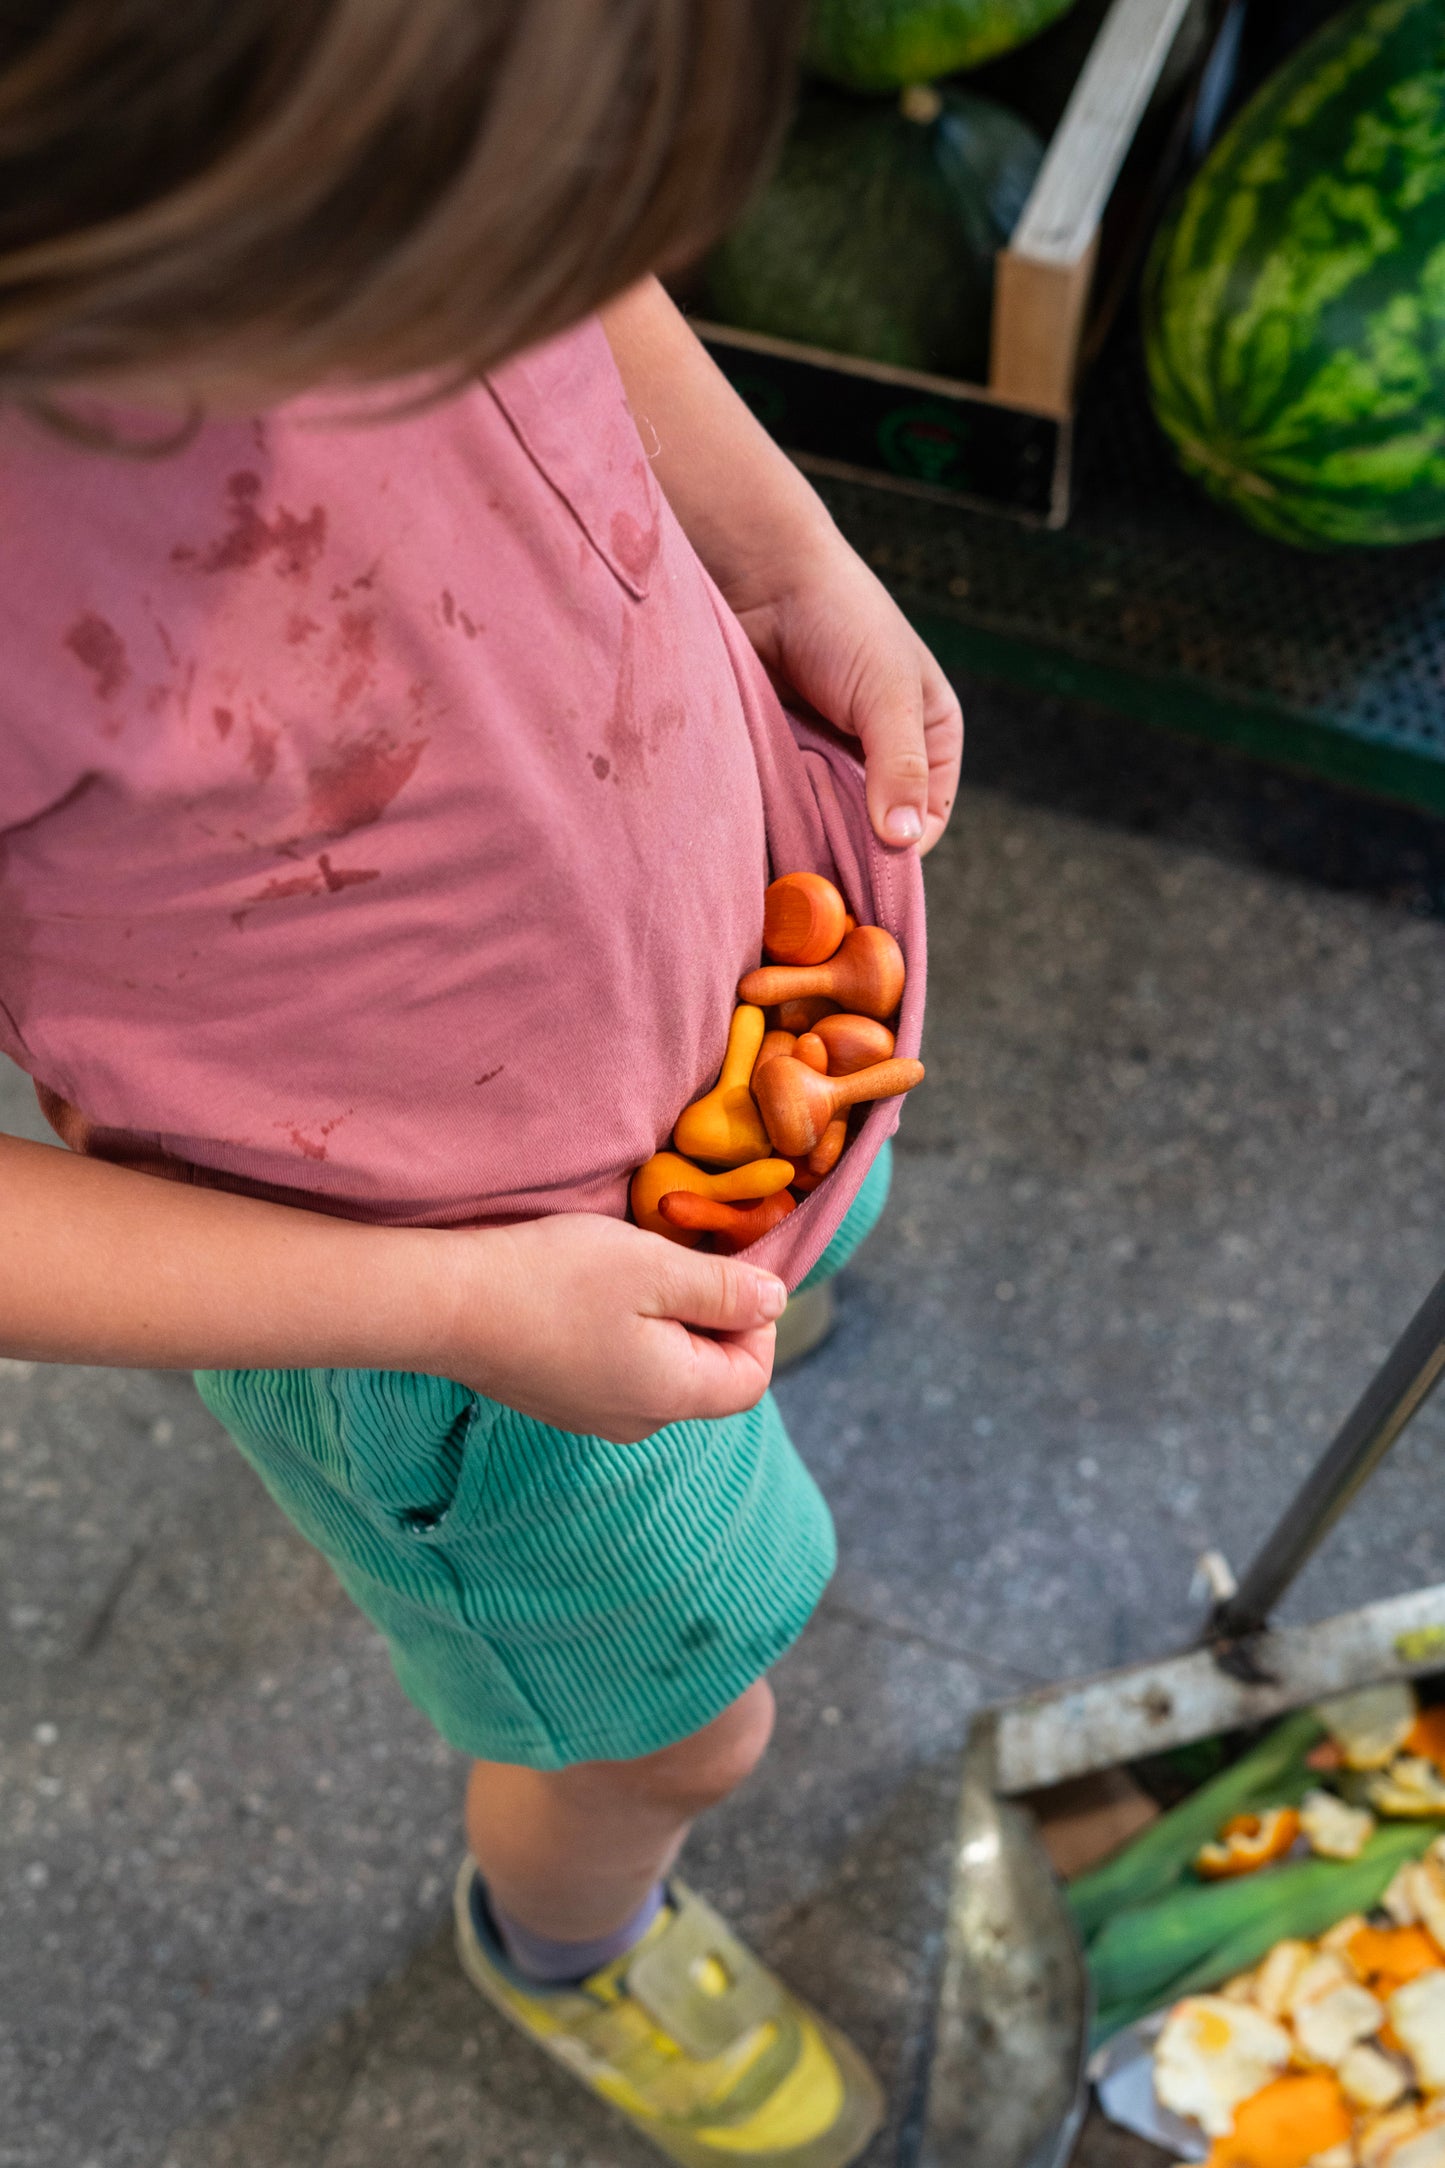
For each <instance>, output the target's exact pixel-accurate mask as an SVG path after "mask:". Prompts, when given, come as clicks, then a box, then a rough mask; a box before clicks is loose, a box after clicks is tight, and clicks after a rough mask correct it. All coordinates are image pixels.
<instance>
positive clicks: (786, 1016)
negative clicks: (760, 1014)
mask: <svg viewBox="0 0 1445 2168" xmlns="http://www.w3.org/2000/svg"><path fill="white" fill-rule="evenodd" d="M837 1008H838V1004H837V1002H836V1001H830V1000H829V999H828V997H827V995H826V994H807V995H804V996H802V997H801V998H800V999H799V1000H797V1001H780V1002H779V1003H778V1005H777V1007H776V1009H774V1011H773V1021H774V1023H775V1024H776V1025H777V1027H778V1029H779V1030H780V1031H811V1030H812V1028H813V1026H814V1025H815V1024H816V1023H817V1021H818V1018H819V1017H820V1016H832V1015H834V1014H836V1012H837Z"/></svg>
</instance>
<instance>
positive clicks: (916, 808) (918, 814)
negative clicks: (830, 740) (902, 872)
mask: <svg viewBox="0 0 1445 2168" xmlns="http://www.w3.org/2000/svg"><path fill="white" fill-rule="evenodd" d="M853 727H854V728H855V730H856V731H857V733H858V736H859V737H860V738H861V740H862V741H863V753H864V759H865V763H866V766H867V787H868V816H869V818H870V820H871V821H872V823H873V827H874V830H875V831H876V833H877V834H878V835H879V836H881V837H882V839H883V841H884V842H885V843H892V844H895V845H903V844H909V843H918V842H921V841H922V838H923V830H924V822H925V820H926V818H927V814H928V785H929V760H928V741H927V736H926V733H925V730H924V713H923V687H922V684H921V682H920V673H919V666H918V660H917V656H916V653H915V652H914V650H913V648H912V644H911V642H910V643H909V645H907V646H905V645H904V643H903V642H902V641H899V642H898V643H897V644H896V646H895V647H894V648H892V649H891V650H890V651H889V652H888V654H887V655H886V656H883V657H880V658H879V660H878V662H877V664H876V665H875V666H874V668H873V669H872V670H870V671H869V672H868V673H867V674H866V675H865V677H864V678H863V680H862V682H861V683H860V685H859V687H858V690H857V693H856V694H855V696H854V700H853Z"/></svg>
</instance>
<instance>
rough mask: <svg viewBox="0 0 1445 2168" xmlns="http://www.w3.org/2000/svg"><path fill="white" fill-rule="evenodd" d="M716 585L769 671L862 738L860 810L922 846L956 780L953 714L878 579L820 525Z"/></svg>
mask: <svg viewBox="0 0 1445 2168" xmlns="http://www.w3.org/2000/svg"><path fill="white" fill-rule="evenodd" d="M725 592H726V593H727V597H728V600H729V602H730V603H731V604H732V607H733V610H734V611H735V613H736V615H737V617H738V618H739V620H740V622H741V624H742V626H743V628H744V630H745V631H746V633H747V635H748V638H749V639H750V640H751V641H752V644H753V646H754V647H755V648H756V649H757V651H758V654H759V655H760V656H761V658H762V660H763V662H764V663H765V664H766V666H767V668H768V669H769V671H770V672H771V673H772V675H773V677H774V678H775V679H778V680H781V682H782V684H783V686H784V688H786V687H788V686H791V687H792V688H793V689H794V691H796V692H799V693H801V694H802V696H803V698H804V700H806V701H807V702H808V703H809V705H810V706H811V707H814V708H816V709H817V711H818V713H819V714H820V715H821V716H823V717H824V719H825V720H826V721H827V722H830V723H832V724H833V726H834V728H835V729H837V730H843V731H847V732H848V733H849V735H850V736H852V737H855V738H858V739H860V740H861V741H862V745H863V756H864V760H865V761H866V763H867V769H868V811H869V815H870V817H871V819H872V822H873V826H874V828H875V830H876V831H877V833H878V834H879V836H881V837H882V839H883V841H884V842H885V843H893V844H908V843H917V845H918V847H919V849H920V851H930V850H932V848H933V846H934V844H935V843H936V842H937V841H938V839H939V837H940V836H941V835H942V833H943V831H944V828H945V826H946V825H947V822H948V816H949V814H950V812H951V811H952V808H953V799H954V793H955V792H956V791H957V789H958V770H959V762H960V760H961V759H962V755H963V713H962V710H961V709H960V707H959V704H958V699H957V696H956V694H955V693H954V690H953V687H952V686H951V685H950V684H949V682H948V680H947V678H946V677H945V676H944V674H943V672H942V670H941V669H940V668H939V666H938V664H937V663H936V662H935V661H934V659H933V656H932V655H931V654H930V653H929V651H928V649H927V648H926V647H925V646H924V644H923V642H922V641H921V640H920V639H919V637H918V635H917V633H916V632H915V631H914V630H913V627H912V626H911V625H910V624H909V622H908V620H907V618H906V617H905V616H904V615H903V612H902V611H901V610H900V609H899V607H898V605H897V603H896V602H895V601H894V600H893V598H892V596H891V595H890V594H889V593H888V591H887V589H886V588H885V587H884V586H883V585H882V583H881V581H879V580H878V579H876V578H875V577H874V575H873V573H871V572H870V571H869V569H868V567H867V565H865V564H864V562H863V560H862V558H861V557H859V556H858V554H857V552H856V551H855V550H853V549H852V548H850V546H849V545H848V543H847V542H845V541H844V539H843V537H842V535H841V534H839V533H838V531H837V529H836V528H833V527H832V526H828V527H826V528H824V529H823V530H822V531H821V533H819V534H817V535H816V537H815V538H812V540H811V546H810V547H809V548H808V549H806V550H801V549H800V550H797V551H794V552H792V553H790V555H789V557H788V558H787V560H786V561H785V562H784V563H781V564H779V565H777V566H775V567H772V568H770V567H769V566H767V565H766V564H764V565H762V566H760V567H759V568H758V569H757V570H756V571H752V572H749V573H748V574H746V575H744V576H743V577H742V578H735V579H734V580H733V581H732V582H731V584H730V587H729V588H727V589H725Z"/></svg>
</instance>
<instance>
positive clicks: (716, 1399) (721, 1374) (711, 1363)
mask: <svg viewBox="0 0 1445 2168" xmlns="http://www.w3.org/2000/svg"><path fill="white" fill-rule="evenodd" d="M688 1338H689V1343H690V1348H691V1365H690V1375H689V1377H688V1382H687V1388H686V1393H687V1406H686V1407H685V1408H683V1409H680V1410H679V1412H678V1414H677V1415H676V1416H674V1417H673V1421H675V1422H676V1421H685V1420H687V1419H688V1418H689V1417H707V1418H709V1419H713V1420H715V1419H716V1418H717V1417H719V1416H723V1415H741V1413H742V1412H743V1410H744V1409H745V1408H751V1407H756V1405H757V1403H758V1402H759V1401H760V1400H761V1399H762V1397H763V1394H764V1393H765V1392H766V1391H767V1389H768V1381H769V1379H770V1378H771V1377H772V1374H773V1343H774V1340H775V1338H776V1334H775V1332H774V1328H773V1327H772V1326H771V1325H756V1326H754V1327H753V1328H752V1330H751V1331H749V1332H738V1333H729V1334H728V1335H727V1337H726V1338H725V1339H720V1340H713V1339H709V1338H706V1337H704V1336H703V1335H701V1334H699V1333H692V1334H689V1336H688Z"/></svg>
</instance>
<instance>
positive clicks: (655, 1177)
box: [632, 1069, 813, 1250]
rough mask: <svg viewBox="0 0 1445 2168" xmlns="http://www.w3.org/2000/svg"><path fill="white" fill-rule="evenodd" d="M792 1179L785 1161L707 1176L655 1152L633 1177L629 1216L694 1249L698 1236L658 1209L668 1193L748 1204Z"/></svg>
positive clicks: (671, 1154) (672, 1156)
mask: <svg viewBox="0 0 1445 2168" xmlns="http://www.w3.org/2000/svg"><path fill="white" fill-rule="evenodd" d="M804 1074H805V1075H806V1076H811V1075H812V1074H813V1072H812V1070H811V1069H808V1070H805V1071H804ZM792 1179H793V1167H792V1162H791V1161H790V1160H786V1159H755V1160H754V1161H753V1162H752V1164H751V1165H750V1166H746V1167H732V1168H729V1169H728V1171H727V1172H726V1173H725V1174H707V1173H705V1172H704V1171H703V1169H702V1168H701V1167H695V1166H694V1165H693V1163H692V1161H691V1160H690V1159H683V1158H682V1157H681V1156H680V1154H678V1153H677V1152H654V1153H653V1155H652V1157H651V1159H649V1160H647V1161H645V1162H644V1164H643V1165H642V1166H640V1167H639V1168H638V1170H637V1172H636V1174H634V1176H633V1177H632V1217H633V1218H634V1219H635V1220H636V1222H637V1224H638V1226H639V1227H645V1228H646V1229H647V1231H648V1233H649V1234H654V1235H668V1236H670V1237H671V1239H672V1240H673V1241H674V1242H682V1243H685V1244H686V1246H687V1247H688V1248H689V1249H694V1250H695V1249H696V1248H697V1245H698V1243H699V1242H700V1241H701V1240H702V1237H701V1235H695V1234H689V1233H688V1232H687V1231H686V1230H685V1229H684V1228H681V1227H674V1226H672V1225H670V1224H669V1222H668V1221H667V1220H665V1219H664V1218H663V1216H662V1214H661V1212H660V1211H659V1209H658V1207H659V1205H660V1204H661V1202H662V1199H663V1198H664V1197H666V1196H667V1195H668V1194H669V1192H671V1191H673V1190H683V1189H690V1190H692V1191H693V1192H694V1193H695V1194H696V1195H697V1196H699V1197H716V1198H718V1199H720V1200H721V1201H722V1203H724V1204H738V1203H743V1204H747V1203H751V1202H752V1201H753V1200H754V1199H755V1198H758V1197H771V1196H774V1195H775V1194H776V1192H777V1191H778V1190H780V1189H786V1188H787V1187H788V1184H789V1183H790V1182H791V1181H792Z"/></svg>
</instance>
